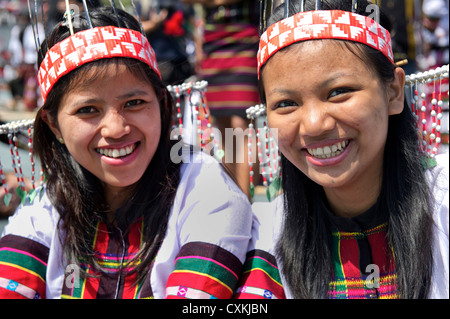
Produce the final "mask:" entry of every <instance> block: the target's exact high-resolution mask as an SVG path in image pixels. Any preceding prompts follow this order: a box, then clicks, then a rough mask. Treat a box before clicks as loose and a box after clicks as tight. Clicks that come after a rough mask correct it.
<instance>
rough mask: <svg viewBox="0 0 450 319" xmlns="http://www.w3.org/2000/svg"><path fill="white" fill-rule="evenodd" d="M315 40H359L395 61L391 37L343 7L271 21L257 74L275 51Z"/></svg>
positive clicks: (260, 55) (371, 21) (262, 41)
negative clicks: (341, 8) (342, 8)
mask: <svg viewBox="0 0 450 319" xmlns="http://www.w3.org/2000/svg"><path fill="white" fill-rule="evenodd" d="M315 39H339V40H347V41H354V42H360V43H363V44H366V45H368V46H370V47H372V48H374V49H376V50H378V51H380V52H382V53H383V54H384V55H385V56H386V57H387V58H388V59H389V61H391V62H392V63H394V54H393V51H392V41H391V36H390V34H389V32H388V31H387V30H386V29H385V28H383V27H382V26H381V25H380V24H379V23H377V22H376V21H374V20H373V19H371V18H369V17H365V16H362V15H359V14H357V13H352V12H347V11H340V10H316V11H305V12H299V13H297V14H295V15H293V16H291V17H288V18H285V19H283V20H281V21H278V22H276V23H274V24H272V25H271V26H270V27H268V28H267V30H266V31H265V32H264V33H263V34H262V36H261V39H260V42H259V51H258V77H259V72H260V69H261V67H262V66H263V65H264V63H266V62H267V60H268V59H269V58H270V57H271V56H272V55H273V54H275V52H277V51H278V50H280V49H282V48H284V47H287V46H289V45H291V44H293V43H295V42H301V41H308V40H315Z"/></svg>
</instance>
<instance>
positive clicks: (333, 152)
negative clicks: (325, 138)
mask: <svg viewBox="0 0 450 319" xmlns="http://www.w3.org/2000/svg"><path fill="white" fill-rule="evenodd" d="M348 143H349V141H348V140H347V141H343V142H338V143H336V144H333V145H330V146H325V147H317V148H308V149H307V150H308V153H309V154H310V155H312V156H314V157H317V158H330V157H334V156H337V155H339V154H341V153H342V152H343V151H344V149H345V148H346V147H347V145H348Z"/></svg>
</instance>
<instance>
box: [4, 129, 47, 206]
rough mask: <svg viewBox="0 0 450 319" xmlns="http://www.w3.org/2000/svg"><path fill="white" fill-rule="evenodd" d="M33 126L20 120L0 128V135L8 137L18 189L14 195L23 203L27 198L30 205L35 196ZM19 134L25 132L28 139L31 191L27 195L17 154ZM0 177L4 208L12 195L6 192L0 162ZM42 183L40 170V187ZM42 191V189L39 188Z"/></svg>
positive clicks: (20, 160)
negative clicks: (3, 192) (3, 193)
mask: <svg viewBox="0 0 450 319" xmlns="http://www.w3.org/2000/svg"><path fill="white" fill-rule="evenodd" d="M33 124H34V120H22V121H13V122H10V123H6V124H3V125H1V126H0V134H5V135H7V137H8V144H9V149H10V153H11V162H12V168H13V170H14V174H15V176H16V179H17V184H18V187H17V188H16V193H17V195H18V196H19V197H20V199H21V202H22V203H24V202H25V200H26V199H27V198H28V200H29V201H30V203H32V202H33V201H34V199H35V197H36V195H37V191H36V186H35V169H36V163H35V161H34V154H33V138H32V136H33ZM21 132H26V135H27V137H28V155H29V157H30V162H31V174H30V175H31V187H32V189H31V190H30V191H29V192H28V193H27V191H26V187H25V186H26V185H25V177H24V176H25V174H24V171H23V168H22V159H21V158H20V153H19V138H18V134H19V133H21ZM0 175H1V179H2V186H3V188H4V190H5V195H4V196H3V201H4V203H5V205H6V206H9V203H10V201H11V197H12V194H11V192H8V189H7V183H6V178H5V174H4V167H3V165H2V163H1V161H0ZM43 183H44V174H43V170H42V168H41V180H40V186H42V185H43ZM41 190H42V187H41Z"/></svg>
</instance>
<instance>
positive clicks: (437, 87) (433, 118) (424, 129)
mask: <svg viewBox="0 0 450 319" xmlns="http://www.w3.org/2000/svg"><path fill="white" fill-rule="evenodd" d="M448 68H449V66H448V65H445V66H442V67H438V68H436V69H434V70H430V71H426V72H419V73H416V74H411V75H408V76H407V77H406V87H407V88H408V87H409V94H410V97H411V99H410V101H409V102H410V103H411V112H412V113H413V115H414V117H415V118H416V121H417V125H416V130H417V133H418V135H419V138H420V144H419V148H420V149H421V150H422V151H423V152H424V153H426V154H427V156H429V157H430V158H433V157H434V156H436V154H437V153H438V150H439V145H440V144H441V142H442V137H441V133H442V123H441V121H442V119H443V113H442V110H443V107H444V101H443V97H445V95H446V100H447V108H448V77H449V75H448ZM445 79H446V85H447V92H444V94H443V91H444V90H445V88H444V85H443V82H444V80H445ZM447 126H448V125H447Z"/></svg>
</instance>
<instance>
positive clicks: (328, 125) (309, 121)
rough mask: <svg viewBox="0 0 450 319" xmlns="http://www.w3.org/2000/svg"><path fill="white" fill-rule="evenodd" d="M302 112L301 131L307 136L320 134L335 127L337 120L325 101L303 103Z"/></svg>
mask: <svg viewBox="0 0 450 319" xmlns="http://www.w3.org/2000/svg"><path fill="white" fill-rule="evenodd" d="M302 108H303V112H302V113H301V124H300V133H301V134H302V135H307V136H320V135H321V134H323V133H324V132H327V131H330V130H332V129H333V128H334V127H335V124H336V121H335V119H334V117H333V116H332V115H331V114H330V113H329V112H328V108H327V106H326V105H325V103H322V102H317V103H309V104H308V105H306V104H305V105H303V106H302Z"/></svg>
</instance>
